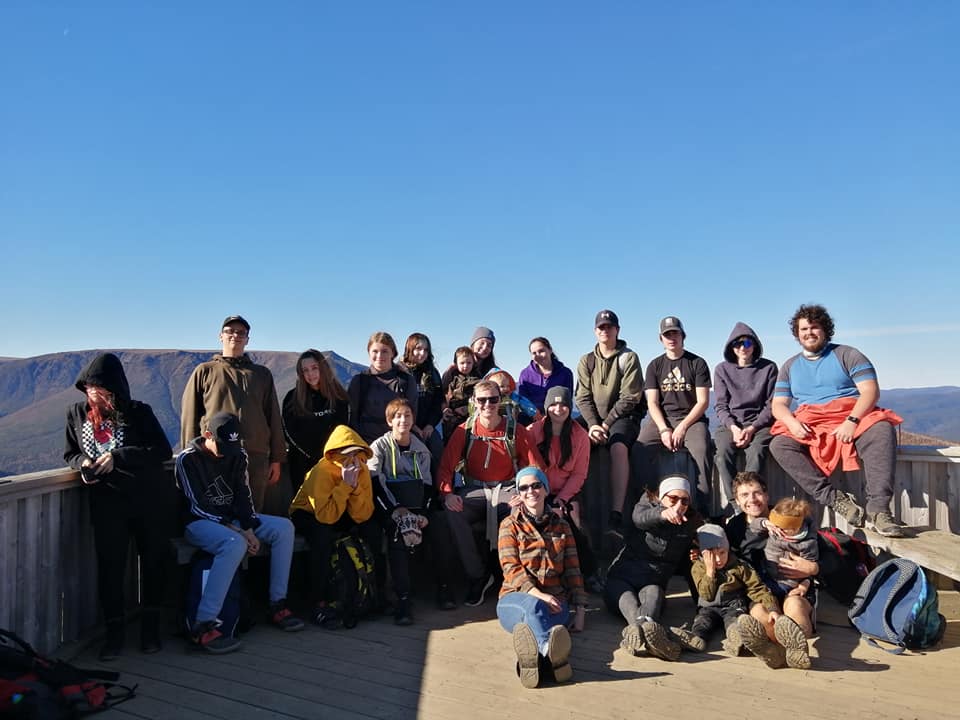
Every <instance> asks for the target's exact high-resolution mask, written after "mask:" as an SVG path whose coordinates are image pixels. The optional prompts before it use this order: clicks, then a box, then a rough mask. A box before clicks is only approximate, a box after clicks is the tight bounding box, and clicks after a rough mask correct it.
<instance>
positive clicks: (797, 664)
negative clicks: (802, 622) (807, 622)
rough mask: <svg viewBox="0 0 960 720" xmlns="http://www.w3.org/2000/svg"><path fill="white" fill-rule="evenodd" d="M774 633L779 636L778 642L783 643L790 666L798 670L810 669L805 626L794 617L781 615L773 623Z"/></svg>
mask: <svg viewBox="0 0 960 720" xmlns="http://www.w3.org/2000/svg"><path fill="white" fill-rule="evenodd" d="M773 634H774V635H776V636H777V642H779V643H780V644H781V645H783V648H784V651H785V654H786V659H787V666H788V667H792V668H797V669H798V670H809V669H810V648H809V646H808V645H807V636H806V635H804V634H803V628H801V627H800V626H799V625H797V623H796V622H794V620H793V619H792V618H789V617H787V616H786V615H781V616H779V617H778V618H777V621H776V622H775V623H774V624H773Z"/></svg>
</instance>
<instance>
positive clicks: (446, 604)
mask: <svg viewBox="0 0 960 720" xmlns="http://www.w3.org/2000/svg"><path fill="white" fill-rule="evenodd" d="M437 607H438V608H440V609H441V610H456V609H457V601H456V600H454V599H453V592H452V591H451V590H450V586H449V585H446V584H444V585H441V586H440V587H438V588H437Z"/></svg>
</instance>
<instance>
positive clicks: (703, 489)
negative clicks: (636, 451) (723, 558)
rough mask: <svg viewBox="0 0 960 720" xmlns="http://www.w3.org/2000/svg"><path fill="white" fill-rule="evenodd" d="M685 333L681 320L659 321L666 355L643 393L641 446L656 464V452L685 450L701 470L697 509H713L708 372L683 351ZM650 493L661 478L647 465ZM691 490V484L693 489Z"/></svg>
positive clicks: (701, 362) (648, 377) (644, 474)
mask: <svg viewBox="0 0 960 720" xmlns="http://www.w3.org/2000/svg"><path fill="white" fill-rule="evenodd" d="M686 337H687V333H686V332H685V331H684V329H683V323H681V322H680V318H677V317H673V316H670V315H668V316H667V317H665V318H663V320H661V321H660V342H661V343H663V347H664V350H666V352H665V353H664V354H663V355H661V356H660V357H657V358H654V360H653V361H651V363H650V365H648V366H647V375H646V379H645V381H644V384H643V390H644V393H645V394H646V397H647V409H648V411H649V413H650V420H649V422H647V423H646V424H645V425H644V426H643V428H641V430H640V435H639V436H638V437H637V442H639V443H641V444H642V445H643V446H644V447H645V448H647V449H649V450H650V452H649V453H648V454H649V455H650V456H651V458H652V460H653V463H654V464H655V463H656V458H657V453H656V452H653V451H654V450H655V449H656V448H657V447H661V446H662V447H664V448H666V449H667V450H669V451H671V452H676V451H678V450H680V449H681V448H686V450H687V452H689V453H690V456H691V457H692V458H693V461H694V462H695V463H696V465H697V473H698V476H699V477H698V478H697V483H696V487H697V491H698V493H697V500H696V503H697V508H698V509H699V510H701V512H702V511H704V510H706V509H707V508H708V507H709V492H710V476H711V474H712V472H713V467H712V463H711V457H710V455H711V453H710V452H709V447H710V433H709V429H708V427H707V418H706V416H705V415H704V413H705V412H706V411H707V405H708V404H709V402H710V368H709V367H708V366H707V363H706V361H704V359H703V358H702V357H700V356H699V355H694V354H693V353H692V352H689V351H687V350H685V349H684V347H683V343H684V340H685V339H686ZM641 475H642V477H643V480H644V483H645V484H646V486H647V487H650V488H652V487H656V485H657V483H658V481H659V477H658V475H659V473H657V471H656V469H655V465H654V466H648V464H647V463H643V468H642V470H641ZM690 484H691V486H693V483H690Z"/></svg>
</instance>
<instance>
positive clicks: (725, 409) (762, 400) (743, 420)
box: [713, 322, 777, 430]
mask: <svg viewBox="0 0 960 720" xmlns="http://www.w3.org/2000/svg"><path fill="white" fill-rule="evenodd" d="M738 337H748V338H750V339H751V340H753V343H754V351H753V362H751V363H750V364H749V365H747V366H745V367H740V366H739V365H737V356H736V355H735V354H734V352H733V341H734V340H736V339H737V338H738ZM723 357H724V358H725V360H724V362H722V363H720V364H719V365H717V367H716V369H715V370H714V371H713V386H714V387H713V396H714V398H715V399H716V405H715V409H716V412H717V421H718V422H719V423H720V424H721V425H723V426H724V427H728V428H729V427H730V426H731V425H736V426H737V427H739V428H745V427H747V426H748V425H753V427H754V428H755V429H756V430H760V429H762V428H765V427H769V426H771V425H773V411H772V410H771V400H772V399H773V389H774V386H775V385H776V384H777V365H776V363H774V362H772V361H771V360H767V359H766V358H765V357H763V345H762V344H761V343H760V338H758V337H757V334H756V333H755V332H754V331H753V328H751V327H750V326H749V325H747V324H746V323H742V322H738V323H737V324H736V325H734V327H733V331H732V332H731V333H730V337H729V338H727V343H726V345H724V346H723Z"/></svg>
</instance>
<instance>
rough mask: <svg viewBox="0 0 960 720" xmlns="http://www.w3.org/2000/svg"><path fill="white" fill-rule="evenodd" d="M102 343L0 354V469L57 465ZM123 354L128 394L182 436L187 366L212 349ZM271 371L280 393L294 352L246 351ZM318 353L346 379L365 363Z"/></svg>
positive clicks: (173, 439)
mask: <svg viewBox="0 0 960 720" xmlns="http://www.w3.org/2000/svg"><path fill="white" fill-rule="evenodd" d="M101 352H103V351H102V350H82V351H78V352H65V353H54V354H51V355H40V356H37V357H32V358H5V359H0V476H3V475H18V474H21V473H27V472H34V471H37V470H47V469H49V468H56V467H63V465H64V462H63V441H64V422H65V420H66V412H67V408H68V407H69V406H70V405H71V404H73V403H75V402H77V401H79V400H82V399H83V395H81V394H80V392H79V391H78V390H77V389H76V387H74V383H75V382H76V379H77V375H79V374H80V371H81V370H82V369H83V368H84V367H86V365H87V364H88V363H89V362H90V361H91V360H92V359H93V358H94V357H95V356H96V355H97V354H99V353H101ZM110 352H113V353H114V354H116V355H117V357H119V358H120V360H121V362H123V367H124V370H125V371H126V374H127V380H128V382H129V383H130V392H131V394H132V395H133V397H134V399H136V400H141V401H143V402H145V403H148V404H149V405H150V406H151V407H152V408H153V412H154V413H155V414H156V416H157V419H158V420H159V421H160V424H161V425H162V426H163V429H164V431H165V432H166V434H167V438H168V439H169V440H170V444H171V445H172V446H173V445H176V444H177V443H178V442H179V440H180V398H181V396H182V395H183V388H184V387H185V386H186V384H187V379H188V378H189V377H190V373H191V372H193V369H194V368H195V367H196V366H197V365H199V364H200V363H202V362H204V361H206V360H209V359H210V358H211V357H212V355H213V353H212V352H210V351H194V350H111V351H110ZM249 354H250V357H251V358H253V360H254V362H257V363H260V364H261V365H266V366H267V367H268V368H270V371H271V372H272V373H273V377H274V382H275V383H276V386H277V394H278V395H279V399H280V401H282V400H283V396H284V395H285V394H286V393H287V391H288V390H290V389H291V388H292V387H293V386H294V385H295V384H296V380H297V375H296V362H297V357H298V353H292V352H251V353H249ZM324 356H325V357H326V358H327V360H328V361H329V362H331V363H332V364H333V367H334V370H335V372H336V374H337V377H338V378H339V379H340V381H341V382H342V383H343V384H344V387H346V385H347V384H348V383H349V382H350V378H351V377H353V376H354V375H355V374H357V373H358V372H360V371H361V370H363V369H364V368H365V367H366V365H358V364H356V363H352V362H350V361H349V360H347V359H346V358H343V357H341V356H340V355H337V354H336V353H334V352H325V353H324Z"/></svg>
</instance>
